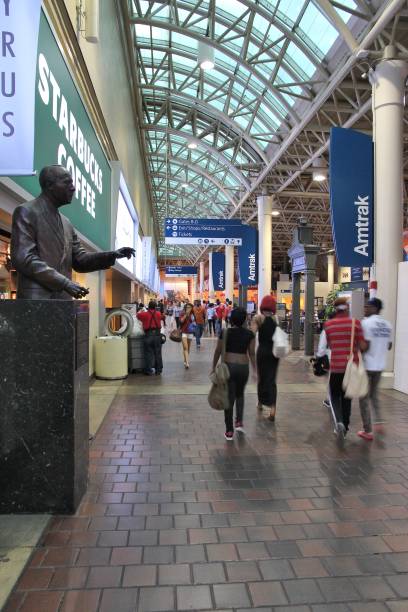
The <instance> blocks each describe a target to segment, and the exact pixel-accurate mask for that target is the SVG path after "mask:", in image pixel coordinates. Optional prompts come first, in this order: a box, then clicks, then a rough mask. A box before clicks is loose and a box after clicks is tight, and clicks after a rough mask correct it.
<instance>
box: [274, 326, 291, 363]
mask: <svg viewBox="0 0 408 612" xmlns="http://www.w3.org/2000/svg"><path fill="white" fill-rule="evenodd" d="M272 340H273V348H272V353H273V354H274V356H275V357H276V359H282V358H283V357H286V356H287V355H288V354H289V339H288V334H286V333H285V332H284V331H283V329H282V328H281V327H279V325H278V324H277V325H276V329H275V331H274V334H273V336H272Z"/></svg>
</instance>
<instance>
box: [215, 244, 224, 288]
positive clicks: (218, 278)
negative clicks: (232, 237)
mask: <svg viewBox="0 0 408 612" xmlns="http://www.w3.org/2000/svg"><path fill="white" fill-rule="evenodd" d="M212 279H213V285H214V291H224V290H225V255H224V253H213V254H212Z"/></svg>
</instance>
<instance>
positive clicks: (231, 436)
mask: <svg viewBox="0 0 408 612" xmlns="http://www.w3.org/2000/svg"><path fill="white" fill-rule="evenodd" d="M224 438H225V439H226V440H228V441H231V440H233V439H234V432H233V431H226V432H225V434H224Z"/></svg>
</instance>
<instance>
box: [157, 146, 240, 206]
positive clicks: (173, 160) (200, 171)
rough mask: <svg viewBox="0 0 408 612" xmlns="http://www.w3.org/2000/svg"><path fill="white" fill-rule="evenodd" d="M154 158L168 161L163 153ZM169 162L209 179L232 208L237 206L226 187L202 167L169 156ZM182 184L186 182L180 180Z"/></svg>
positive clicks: (169, 176)
mask: <svg viewBox="0 0 408 612" xmlns="http://www.w3.org/2000/svg"><path fill="white" fill-rule="evenodd" d="M154 157H159V158H160V159H162V160H163V161H164V162H165V161H166V156H165V155H163V154H162V153H154ZM167 159H168V161H169V162H170V163H172V164H174V165H176V166H179V167H183V168H188V170H191V171H192V172H195V174H198V175H200V176H203V177H204V178H205V179H207V181H209V182H210V183H212V184H213V185H214V186H215V187H217V188H218V189H219V190H220V191H221V193H223V195H224V196H225V198H226V199H227V200H228V201H229V202H230V204H232V206H236V201H235V200H234V198H233V197H232V196H231V195H230V194H229V193H228V191H227V190H226V189H225V187H224V186H223V185H222V183H220V182H219V181H218V180H217V179H216V178H214V177H213V176H212V175H211V174H209V173H208V172H206V171H205V170H204V169H203V168H200V166H197V164H192V163H190V162H184V161H183V160H181V159H178V158H177V157H171V156H168V157H167ZM150 173H151V174H152V175H154V174H155V172H154V171H153V172H152V170H150ZM167 176H168V178H169V179H172V175H171V174H170V173H169V174H168V175H167ZM180 182H181V183H183V182H185V181H182V180H180Z"/></svg>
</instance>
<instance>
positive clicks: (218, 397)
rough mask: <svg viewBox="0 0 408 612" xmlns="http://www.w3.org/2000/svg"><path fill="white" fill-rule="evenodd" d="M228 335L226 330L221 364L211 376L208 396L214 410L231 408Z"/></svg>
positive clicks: (223, 337) (223, 338) (223, 335)
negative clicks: (227, 349) (227, 350)
mask: <svg viewBox="0 0 408 612" xmlns="http://www.w3.org/2000/svg"><path fill="white" fill-rule="evenodd" d="M227 334H228V331H227V330H226V329H225V330H224V331H223V334H222V353H221V363H219V364H218V365H217V367H216V368H215V371H214V372H213V373H212V374H211V375H210V380H211V382H212V385H211V389H210V392H209V394H208V403H209V404H210V406H211V408H213V409H214V410H228V408H229V393H228V379H229V376H230V374H229V369H228V366H227V364H226V363H225V352H226V346H227Z"/></svg>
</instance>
